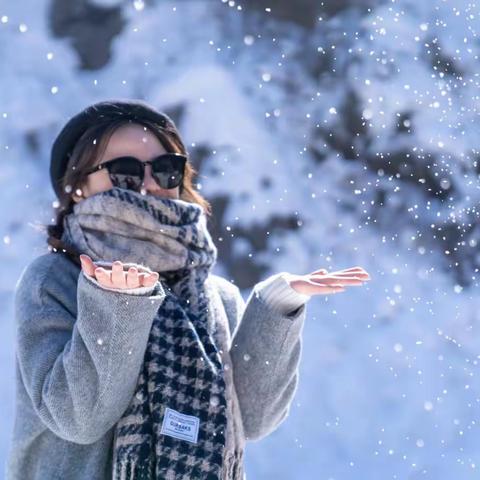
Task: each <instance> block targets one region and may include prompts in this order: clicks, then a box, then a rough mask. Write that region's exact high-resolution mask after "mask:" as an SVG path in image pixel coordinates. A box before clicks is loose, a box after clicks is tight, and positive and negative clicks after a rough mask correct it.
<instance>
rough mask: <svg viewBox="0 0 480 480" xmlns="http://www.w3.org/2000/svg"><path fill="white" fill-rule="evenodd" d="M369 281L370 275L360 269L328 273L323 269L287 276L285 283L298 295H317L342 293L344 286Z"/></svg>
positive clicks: (354, 268) (353, 268)
mask: <svg viewBox="0 0 480 480" xmlns="http://www.w3.org/2000/svg"><path fill="white" fill-rule="evenodd" d="M367 280H370V275H369V274H368V273H367V272H366V271H365V270H364V269H363V268H362V267H352V268H346V269H343V270H338V271H336V272H332V273H328V271H327V270H325V269H324V268H322V269H320V270H316V271H314V272H312V273H309V274H307V275H294V274H289V275H288V276H287V281H288V282H289V284H290V286H291V287H292V288H293V289H294V290H296V291H297V292H298V293H304V294H306V295H318V294H324V295H327V294H329V293H337V292H343V291H344V290H345V288H344V285H360V284H362V283H363V282H364V281H367Z"/></svg>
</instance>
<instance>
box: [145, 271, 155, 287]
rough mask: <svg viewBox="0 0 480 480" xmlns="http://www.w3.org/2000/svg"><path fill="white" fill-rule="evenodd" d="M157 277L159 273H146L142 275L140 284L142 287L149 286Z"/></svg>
mask: <svg viewBox="0 0 480 480" xmlns="http://www.w3.org/2000/svg"><path fill="white" fill-rule="evenodd" d="M158 277H159V275H158V273H157V272H151V273H146V274H145V275H144V276H143V277H142V285H143V286H144V287H151V286H152V285H154V284H155V282H156V281H157V280H158Z"/></svg>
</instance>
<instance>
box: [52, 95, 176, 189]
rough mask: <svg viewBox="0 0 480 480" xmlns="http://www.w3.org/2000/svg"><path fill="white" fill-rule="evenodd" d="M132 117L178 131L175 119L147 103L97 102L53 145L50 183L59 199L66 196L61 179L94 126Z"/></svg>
mask: <svg viewBox="0 0 480 480" xmlns="http://www.w3.org/2000/svg"><path fill="white" fill-rule="evenodd" d="M119 117H121V118H129V119H132V120H140V121H141V120H142V119H145V120H150V121H153V122H155V123H158V124H159V125H160V126H161V127H164V128H165V127H168V128H173V129H176V126H175V123H174V122H173V120H172V119H171V118H170V117H169V116H168V115H167V114H165V113H163V112H160V111H158V110H156V109H155V108H154V107H152V106H151V105H149V104H147V103H146V102H145V101H143V100H138V99H110V100H104V101H101V102H97V103H94V104H92V105H90V106H88V107H86V108H85V109H84V110H82V111H81V112H80V113H78V114H76V115H75V116H73V117H72V118H71V119H70V120H69V121H68V122H67V123H66V124H65V126H64V127H63V128H62V130H61V131H60V133H59V134H58V136H57V138H56V139H55V141H54V142H53V145H52V151H51V156H50V180H51V182H52V186H53V189H54V190H55V193H56V195H57V197H58V198H60V195H61V194H62V185H61V179H62V177H63V176H64V174H65V170H66V168H67V164H68V160H69V158H70V156H71V154H72V150H73V148H74V147H75V144H76V142H77V141H78V140H79V138H80V137H81V136H82V134H83V133H84V132H85V131H86V130H87V128H89V127H90V126H91V125H94V124H95V122H97V121H104V120H105V119H106V118H111V119H115V118H119Z"/></svg>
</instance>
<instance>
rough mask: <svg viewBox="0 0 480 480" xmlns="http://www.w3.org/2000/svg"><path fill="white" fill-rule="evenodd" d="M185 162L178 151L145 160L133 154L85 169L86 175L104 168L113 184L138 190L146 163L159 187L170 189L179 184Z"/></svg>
mask: <svg viewBox="0 0 480 480" xmlns="http://www.w3.org/2000/svg"><path fill="white" fill-rule="evenodd" d="M186 162H187V157H186V156H185V155H182V154H180V153H165V154H163V155H159V156H158V157H155V158H154V159H153V160H149V161H147V162H142V161H141V160H139V159H138V158H136V157H133V156H124V157H117V158H114V159H112V160H109V161H108V162H104V163H101V164H100V165H97V166H95V167H93V168H91V169H89V170H87V172H86V175H90V174H91V173H94V172H98V171H99V170H102V169H103V168H106V169H107V170H108V175H109V177H110V180H111V182H112V184H113V186H115V187H120V188H126V189H129V190H135V191H137V192H138V191H140V188H141V186H142V184H143V179H144V177H145V165H147V164H148V165H151V167H152V176H153V178H154V179H155V180H156V182H157V183H158V184H159V185H160V187H162V188H164V189H170V188H175V187H178V186H179V185H180V186H181V184H182V180H183V176H184V173H185V163H186Z"/></svg>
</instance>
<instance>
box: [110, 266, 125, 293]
mask: <svg viewBox="0 0 480 480" xmlns="http://www.w3.org/2000/svg"><path fill="white" fill-rule="evenodd" d="M112 284H113V286H114V287H115V288H127V278H126V273H125V271H124V270H123V264H122V262H120V261H119V260H117V261H115V262H113V263H112Z"/></svg>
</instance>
